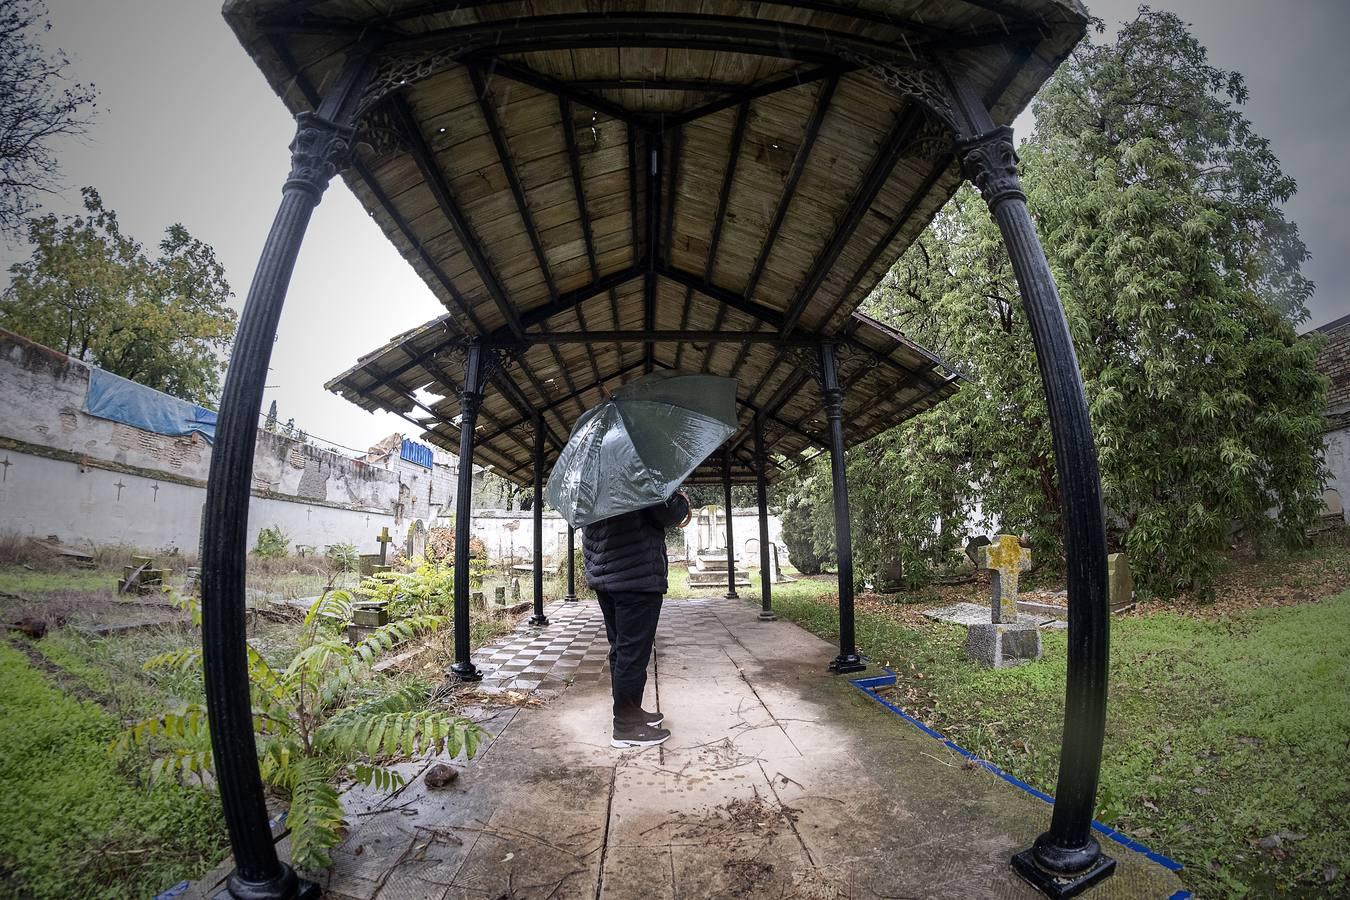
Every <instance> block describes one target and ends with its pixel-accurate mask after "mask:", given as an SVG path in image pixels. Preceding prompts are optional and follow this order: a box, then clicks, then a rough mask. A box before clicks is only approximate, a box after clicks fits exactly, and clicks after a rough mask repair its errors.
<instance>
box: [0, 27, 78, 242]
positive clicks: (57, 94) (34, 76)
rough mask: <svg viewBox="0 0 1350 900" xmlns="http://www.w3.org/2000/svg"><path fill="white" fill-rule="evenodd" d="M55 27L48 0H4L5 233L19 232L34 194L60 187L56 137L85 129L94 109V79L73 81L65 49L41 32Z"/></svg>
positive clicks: (0, 148)
mask: <svg viewBox="0 0 1350 900" xmlns="http://www.w3.org/2000/svg"><path fill="white" fill-rule="evenodd" d="M50 30H51V22H50V21H49V20H48V18H47V7H46V4H45V3H43V2H42V0H0V234H4V235H9V236H16V237H17V236H19V235H20V234H21V233H22V230H23V222H24V217H25V216H27V215H28V214H29V213H30V212H32V211H33V210H34V209H35V208H36V206H37V203H36V201H35V200H34V195H35V194H39V193H43V192H50V191H52V190H54V189H55V188H56V176H57V171H58V166H57V164H56V159H55V157H54V156H53V153H52V139H53V138H56V137H58V136H60V135H70V134H80V133H82V132H83V131H84V129H85V128H86V127H87V126H88V124H89V122H90V117H91V116H92V115H93V112H94V106H95V103H94V98H95V97H96V96H97V91H96V90H95V89H94V85H92V84H82V83H78V82H71V81H70V79H69V77H68V76H67V74H66V68H67V66H68V65H69V63H70V60H69V59H67V57H66V55H65V53H64V52H63V51H61V50H56V51H55V52H52V53H48V52H47V51H45V50H43V48H42V47H41V46H40V45H39V42H38V34H39V33H40V32H47V31H50Z"/></svg>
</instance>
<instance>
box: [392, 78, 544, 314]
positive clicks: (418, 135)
mask: <svg viewBox="0 0 1350 900" xmlns="http://www.w3.org/2000/svg"><path fill="white" fill-rule="evenodd" d="M385 103H386V104H388V107H389V110H390V114H391V116H392V118H393V120H394V122H395V124H396V127H397V128H398V129H399V131H400V133H401V135H402V137H403V139H404V140H405V141H406V142H407V144H408V154H409V155H410V156H411V157H412V160H413V163H414V164H415V165H416V166H417V170H418V172H419V173H420V174H421V175H422V180H423V181H424V182H425V183H426V186H427V189H428V190H429V191H431V195H432V197H434V198H435V200H436V205H437V206H438V207H439V208H440V210H441V213H442V215H444V216H445V218H446V219H447V220H448V221H449V222H450V226H451V228H453V229H454V232H455V237H456V238H457V239H458V241H459V244H460V246H461V247H463V248H464V253H465V255H467V256H468V257H469V262H470V264H472V265H473V267H474V270H475V271H476V272H477V273H478V277H479V278H480V279H481V280H482V282H483V284H484V286H485V287H486V288H487V291H488V294H489V296H491V297H492V300H493V302H494V303H496V304H497V311H498V312H500V313H501V315H502V318H503V319H505V320H506V323H507V325H508V326H509V327H510V328H511V330H512V331H513V332H514V333H516V334H517V335H519V334H521V333H523V331H524V329H523V328H522V327H521V324H520V317H519V316H518V315H517V314H516V310H515V308H514V307H513V306H512V304H511V301H510V299H509V298H508V297H507V296H506V292H505V291H504V290H503V289H502V284H501V279H500V278H498V277H497V273H496V271H495V270H494V269H493V267H492V263H491V262H490V261H489V260H488V257H487V254H486V253H484V252H483V248H482V246H481V245H480V244H479V243H478V237H477V235H475V234H474V231H473V227H472V226H471V225H470V223H469V219H468V217H467V216H466V215H465V214H464V210H463V209H461V208H460V205H459V202H458V201H457V200H456V199H455V195H454V194H453V193H452V192H451V190H450V185H449V183H448V182H447V181H446V179H445V173H444V172H442V171H441V167H440V166H439V165H438V164H437V163H436V160H435V157H434V155H433V154H432V152H431V148H430V147H429V146H427V142H426V139H425V138H424V137H422V132H421V129H420V128H418V126H417V120H416V119H415V118H414V117H413V114H412V110H410V109H409V108H408V104H407V101H406V100H405V99H404V98H403V97H401V96H397V95H395V96H392V97H389V98H388V99H387V100H385Z"/></svg>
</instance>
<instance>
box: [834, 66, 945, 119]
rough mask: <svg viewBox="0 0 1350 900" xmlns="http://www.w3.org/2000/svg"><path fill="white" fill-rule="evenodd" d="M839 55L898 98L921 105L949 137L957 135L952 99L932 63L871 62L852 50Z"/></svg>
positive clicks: (938, 71)
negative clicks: (943, 126)
mask: <svg viewBox="0 0 1350 900" xmlns="http://www.w3.org/2000/svg"><path fill="white" fill-rule="evenodd" d="M839 55H840V56H841V57H842V58H843V59H845V60H847V61H848V62H851V63H854V64H856V65H858V66H860V67H861V68H863V69H864V70H866V71H867V72H870V73H871V74H872V76H873V77H875V78H877V79H878V80H880V81H881V82H882V83H884V84H885V85H886V86H887V87H890V88H891V89H892V90H894V91H895V92H896V93H898V94H900V95H901V96H902V97H908V98H910V99H912V100H914V101H916V102H918V103H921V104H923V105H924V106H925V107H927V108H928V109H929V110H931V111H932V112H933V114H934V115H936V116H937V117H938V118H939V119H941V120H942V122H943V123H945V124H946V126H947V127H948V128H949V129H950V130H951V132H952V133H953V134H959V133H960V124H959V118H958V116H957V113H956V102H955V99H954V98H953V97H952V95H951V91H950V90H948V88H947V81H946V78H945V77H944V75H943V73H942V70H941V69H940V68H938V66H937V65H936V64H934V63H932V62H929V61H928V60H922V59H920V60H915V61H913V62H899V61H896V60H879V59H872V58H870V57H867V56H864V55H862V54H860V53H857V52H855V51H852V50H843V51H840V54H839Z"/></svg>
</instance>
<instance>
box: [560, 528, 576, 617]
mask: <svg viewBox="0 0 1350 900" xmlns="http://www.w3.org/2000/svg"><path fill="white" fill-rule="evenodd" d="M576 535H577V531H576V529H575V528H573V527H572V526H571V525H568V526H567V596H566V597H563V601H564V602H566V603H576V602H577V573H576V571H575V563H574V562H573V561H574V560H575V559H576V555H577V537H576Z"/></svg>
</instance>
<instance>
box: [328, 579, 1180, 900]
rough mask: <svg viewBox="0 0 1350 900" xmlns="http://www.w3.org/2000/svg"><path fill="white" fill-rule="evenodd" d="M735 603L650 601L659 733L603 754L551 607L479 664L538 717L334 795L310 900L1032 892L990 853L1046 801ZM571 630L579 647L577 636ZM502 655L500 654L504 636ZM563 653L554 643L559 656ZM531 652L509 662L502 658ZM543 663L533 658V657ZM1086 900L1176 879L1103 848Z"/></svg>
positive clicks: (1023, 839)
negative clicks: (334, 839) (387, 783)
mask: <svg viewBox="0 0 1350 900" xmlns="http://www.w3.org/2000/svg"><path fill="white" fill-rule="evenodd" d="M757 612H758V608H757V607H756V606H755V605H753V604H750V603H748V602H746V601H728V600H721V599H718V600H688V601H667V603H666V607H665V610H664V612H663V615H662V619H661V627H660V630H659V632H658V638H657V651H656V654H655V659H654V660H653V666H652V675H653V677H652V678H650V679H649V684H648V698H647V704H646V705H647V707H648V708H649V709H650V708H654V707H656V706H657V705H658V698H659V705H660V708H661V709H662V711H663V712H664V713H665V714H666V716H667V724H668V726H669V727H670V729H671V731H672V733H673V736H672V738H671V739H670V741H668V742H667V744H666V745H664V746H662V747H656V748H649V749H646V750H638V751H627V752H620V751H617V750H613V749H611V748H610V747H609V746H608V738H609V733H608V732H609V724H610V719H609V704H610V699H609V691H608V673H607V671H606V670H605V668H604V666H603V664H600V665H597V664H596V663H597V660H598V659H602V658H603V650H604V648H605V640H604V635H603V632H599V633H597V631H596V629H595V627H594V626H595V618H596V617H597V616H598V611H597V610H595V607H594V604H586V603H581V604H561V603H558V604H554V605H553V606H551V607H550V608H549V610H548V615H549V617H550V618H551V619H552V620H553V624H551V625H550V626H549V627H547V628H544V629H531V628H529V627H528V626H522V627H521V628H520V629H518V631H517V632H516V634H515V635H512V636H508V637H507V638H505V639H504V640H503V641H502V643H501V644H500V645H498V646H497V647H494V648H486V649H485V650H483V651H482V652H481V653H480V654H478V658H479V660H480V665H484V666H485V667H486V666H499V667H500V671H499V672H497V673H495V674H496V676H497V677H496V678H495V679H494V678H493V677H492V676H493V674H494V673H491V672H490V673H489V679H488V681H487V683H489V684H491V683H493V682H494V681H496V682H499V683H501V684H503V685H510V686H512V687H513V688H515V689H520V688H522V687H526V688H527V689H528V686H525V685H522V684H521V683H520V682H519V681H518V680H517V679H519V678H520V677H521V676H520V675H519V674H516V673H521V672H524V671H525V670H527V669H535V670H538V669H544V671H531V672H529V674H530V676H531V680H533V679H536V678H537V679H538V680H539V685H540V686H539V687H537V688H534V690H536V691H537V692H538V695H539V696H547V697H550V698H551V702H549V703H547V704H546V705H544V706H542V707H524V708H511V709H505V710H502V711H500V712H498V713H496V714H495V715H494V716H493V718H492V719H491V720H490V721H488V722H487V723H486V727H487V728H488V730H489V731H490V732H492V733H493V734H494V735H496V738H495V739H494V740H493V741H492V742H491V743H489V744H488V745H486V747H485V748H484V749H483V751H481V752H480V755H479V757H478V758H477V759H475V760H473V761H471V762H469V763H461V764H463V765H464V772H463V774H462V775H461V777H460V778H459V779H458V781H456V782H455V785H454V787H453V789H450V790H445V791H429V790H428V789H427V788H426V787H425V785H424V784H423V783H422V781H421V779H420V777H416V776H417V775H419V774H420V772H421V771H422V770H423V769H424V768H425V767H426V766H427V765H428V764H429V761H422V762H419V763H417V764H410V765H409V766H407V767H406V771H407V773H408V775H409V776H410V783H409V784H408V786H407V787H405V788H404V789H403V790H402V791H401V792H399V793H398V794H397V795H395V796H393V797H379V796H377V795H363V794H361V793H359V792H356V791H353V792H351V793H349V794H348V795H347V808H348V812H349V820H350V822H351V830H350V833H349V834H348V836H347V838H346V840H345V841H344V843H343V844H342V845H341V847H339V848H338V850H337V852H336V853H335V854H334V859H335V862H336V865H335V867H334V869H333V870H332V872H331V873H329V874H328V876H327V877H326V879H325V881H326V885H325V886H326V888H327V892H328V893H327V896H329V897H332V898H336V900H344V898H354V900H372V898H374V900H413V898H435V900H452V898H453V900H460V898H474V900H484V898H486V900H504V898H538V900H544V898H552V900H557V898H586V900H636V898H644V900H645V898H670V900H674V898H677V897H679V898H689V897H755V898H758V897H763V898H803V900H807V898H809V900H817V898H821V900H824V898H899V897H924V898H928V897H951V898H970V897H1024V898H1034V897H1037V896H1039V895H1038V894H1036V893H1035V892H1034V891H1032V889H1031V888H1029V887H1027V886H1026V885H1024V884H1023V883H1022V882H1021V881H1019V880H1018V879H1017V877H1016V876H1015V875H1014V874H1013V872H1012V870H1011V868H1010V867H1009V865H1008V859H1009V857H1010V856H1011V855H1012V854H1013V853H1014V852H1016V851H1018V850H1021V849H1023V848H1024V847H1026V846H1029V845H1030V843H1031V841H1032V840H1033V839H1034V838H1035V836H1036V835H1037V833H1039V832H1040V831H1041V830H1043V829H1044V828H1045V827H1046V825H1047V824H1048V821H1049V808H1048V807H1047V806H1046V805H1045V804H1044V803H1042V802H1041V801H1039V800H1036V799H1035V798H1033V797H1031V796H1029V795H1027V794H1025V793H1024V792H1022V791H1019V790H1018V789H1016V788H1014V787H1012V786H1011V785H1009V784H1007V783H1006V782H1004V781H1002V780H1000V779H998V778H996V777H995V776H993V775H992V774H990V773H988V772H986V771H984V770H982V769H978V768H975V769H969V768H964V767H962V765H961V762H962V760H961V758H960V757H958V756H956V755H955V754H953V753H951V752H950V751H948V750H946V749H945V748H944V747H943V746H942V745H941V744H939V743H938V742H936V741H934V740H933V739H932V738H930V737H928V736H927V735H924V734H923V733H921V732H920V731H919V730H918V729H916V728H914V727H912V726H911V725H909V724H908V723H906V722H904V721H903V720H901V719H899V718H898V717H896V716H894V715H892V714H891V713H889V712H888V711H886V710H885V709H884V708H883V707H881V706H880V705H879V704H877V703H875V702H874V701H872V700H870V699H868V698H867V697H866V696H865V695H864V694H863V693H862V692H861V691H859V690H857V689H856V688H854V687H853V686H852V685H850V684H849V683H848V682H847V681H846V680H843V679H841V678H838V677H834V676H830V675H828V674H826V671H825V667H826V664H827V663H828V662H829V660H830V658H831V657H832V656H833V654H834V652H835V651H834V648H832V647H831V646H830V645H828V644H826V643H825V642H824V641H821V640H819V639H818V638H816V637H814V636H813V635H811V634H808V633H807V632H805V631H803V630H802V629H800V628H798V627H797V626H795V625H793V624H791V623H789V622H783V621H778V622H760V621H758V619H757ZM583 632H589V634H590V635H591V637H592V638H593V641H594V643H592V644H590V645H589V646H582V645H581V643H585V642H584V641H583V642H581V643H579V642H578V641H577V640H576V635H578V634H580V633H583ZM508 647H509V648H511V651H510V652H507V651H506V650H505V649H503V648H508ZM560 647H561V648H564V649H561V650H559V648H560ZM522 655H523V656H524V657H529V659H527V660H525V661H524V665H522V664H521V662H522V660H521V658H520V657H521V656H522ZM541 657H548V659H545V660H543V661H544V662H547V663H549V665H548V666H540V665H537V664H536V663H537V662H538V660H539V659H540V658H541ZM1105 846H1106V849H1107V851H1108V852H1109V853H1110V854H1111V855H1112V856H1114V857H1115V858H1116V859H1117V860H1118V861H1119V864H1120V865H1119V869H1118V871H1117V874H1116V875H1115V876H1114V877H1113V878H1111V879H1110V880H1108V881H1107V882H1105V883H1104V884H1102V885H1101V886H1099V887H1097V888H1095V889H1094V890H1093V891H1091V892H1090V893H1089V894H1087V895H1085V896H1088V897H1099V898H1107V897H1168V896H1170V895H1171V894H1173V893H1174V892H1176V891H1177V890H1179V889H1181V884H1180V882H1179V880H1178V879H1177V877H1176V875H1175V874H1173V873H1171V872H1169V871H1167V870H1166V869H1164V868H1163V867H1161V866H1159V865H1157V864H1155V863H1152V862H1150V861H1148V860H1147V859H1146V858H1145V857H1143V856H1141V855H1139V854H1137V853H1133V852H1131V851H1129V850H1126V849H1125V848H1123V847H1121V846H1119V845H1116V844H1114V843H1111V842H1106V844H1105Z"/></svg>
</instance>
